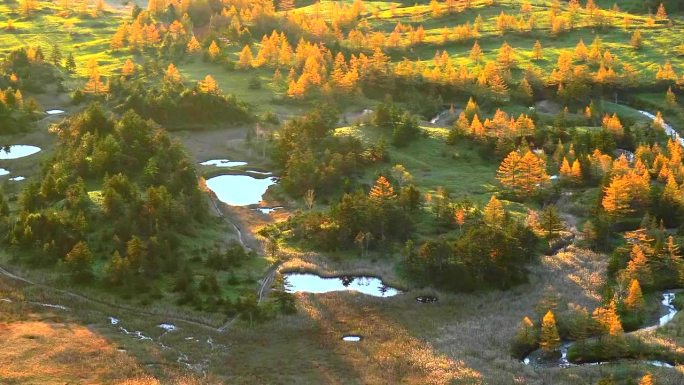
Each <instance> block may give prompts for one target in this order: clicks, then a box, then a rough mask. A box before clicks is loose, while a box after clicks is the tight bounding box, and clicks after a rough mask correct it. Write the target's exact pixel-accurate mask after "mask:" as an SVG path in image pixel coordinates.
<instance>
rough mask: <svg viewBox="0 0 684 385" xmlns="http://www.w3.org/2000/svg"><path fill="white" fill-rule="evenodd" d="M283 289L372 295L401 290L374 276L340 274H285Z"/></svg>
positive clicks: (387, 293) (376, 295)
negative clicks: (329, 276)
mask: <svg viewBox="0 0 684 385" xmlns="http://www.w3.org/2000/svg"><path fill="white" fill-rule="evenodd" d="M285 290H286V291H287V292H289V293H296V292H305V293H318V294H320V293H329V292H331V291H358V292H359V293H363V294H367V295H372V296H374V297H392V296H395V295H397V294H400V293H401V292H400V291H399V290H397V289H395V288H393V287H390V286H387V285H385V284H384V283H383V282H382V280H380V279H379V278H375V277H363V276H349V275H346V276H341V277H332V278H324V277H321V276H318V275H315V274H301V273H288V274H285Z"/></svg>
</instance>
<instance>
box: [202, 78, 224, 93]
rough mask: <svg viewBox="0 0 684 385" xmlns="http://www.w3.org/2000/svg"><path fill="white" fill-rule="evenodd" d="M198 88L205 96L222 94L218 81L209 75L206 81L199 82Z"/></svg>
mask: <svg viewBox="0 0 684 385" xmlns="http://www.w3.org/2000/svg"><path fill="white" fill-rule="evenodd" d="M198 88H199V90H200V92H203V93H205V94H219V93H221V90H220V89H219V86H218V83H216V80H215V79H214V78H213V77H212V76H211V75H207V76H205V77H204V80H200V81H199V82H198Z"/></svg>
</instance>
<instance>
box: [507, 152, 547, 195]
mask: <svg viewBox="0 0 684 385" xmlns="http://www.w3.org/2000/svg"><path fill="white" fill-rule="evenodd" d="M497 179H498V180H499V182H500V183H501V184H502V185H503V186H504V187H506V188H507V189H509V190H511V191H513V192H514V193H516V194H519V195H521V196H531V195H533V194H535V193H537V192H539V191H540V190H541V189H543V188H544V185H545V184H546V183H547V182H548V180H549V176H548V174H547V173H546V162H545V161H544V159H542V158H541V157H539V156H537V155H535V154H534V153H533V152H532V151H529V150H528V151H527V152H526V153H525V154H524V155H522V156H521V155H520V153H519V152H518V151H512V152H511V153H509V154H508V156H506V158H505V159H504V160H503V161H502V162H501V165H500V166H499V169H498V171H497Z"/></svg>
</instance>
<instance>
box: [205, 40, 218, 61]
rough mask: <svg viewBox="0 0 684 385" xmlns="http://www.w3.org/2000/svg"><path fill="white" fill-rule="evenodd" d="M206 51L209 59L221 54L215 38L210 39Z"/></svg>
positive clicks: (216, 57) (214, 58)
mask: <svg viewBox="0 0 684 385" xmlns="http://www.w3.org/2000/svg"><path fill="white" fill-rule="evenodd" d="M207 53H208V54H209V58H210V59H211V60H216V59H218V57H219V56H220V55H221V48H219V46H218V44H216V40H212V42H211V44H210V45H209V48H208V49H207Z"/></svg>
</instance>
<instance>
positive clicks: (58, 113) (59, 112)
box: [45, 110, 64, 115]
mask: <svg viewBox="0 0 684 385" xmlns="http://www.w3.org/2000/svg"><path fill="white" fill-rule="evenodd" d="M45 113H46V114H48V115H61V114H63V113H64V110H47V111H45Z"/></svg>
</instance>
